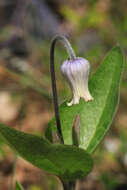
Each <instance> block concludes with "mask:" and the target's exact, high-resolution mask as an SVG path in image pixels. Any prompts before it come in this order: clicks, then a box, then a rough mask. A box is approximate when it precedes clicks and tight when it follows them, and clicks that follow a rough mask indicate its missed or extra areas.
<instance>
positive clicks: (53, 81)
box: [50, 36, 76, 144]
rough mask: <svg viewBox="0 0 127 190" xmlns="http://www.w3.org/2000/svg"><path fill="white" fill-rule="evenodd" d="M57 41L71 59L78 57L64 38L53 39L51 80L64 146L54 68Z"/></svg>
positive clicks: (59, 131)
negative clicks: (61, 44)
mask: <svg viewBox="0 0 127 190" xmlns="http://www.w3.org/2000/svg"><path fill="white" fill-rule="evenodd" d="M57 41H60V42H62V43H63V45H64V46H65V47H66V49H67V52H68V54H69V58H70V59H75V58H76V56H75V53H74V51H73V49H72V47H71V44H70V43H69V41H68V40H67V39H66V38H65V37H64V36H55V37H54V38H53V40H52V43H51V48H50V70H51V80H52V91H53V101H54V108H55V117H56V125H57V130H58V134H59V137H60V139H61V142H62V143H63V144H64V140H63V135H62V130H61V123H60V116H59V108H58V98H57V90H56V77H55V67H54V52H55V45H56V42H57Z"/></svg>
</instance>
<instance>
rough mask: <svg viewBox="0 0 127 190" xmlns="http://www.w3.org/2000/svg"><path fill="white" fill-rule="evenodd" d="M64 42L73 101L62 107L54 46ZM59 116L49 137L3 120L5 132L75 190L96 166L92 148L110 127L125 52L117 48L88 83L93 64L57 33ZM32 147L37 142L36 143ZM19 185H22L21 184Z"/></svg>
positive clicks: (19, 150)
mask: <svg viewBox="0 0 127 190" xmlns="http://www.w3.org/2000/svg"><path fill="white" fill-rule="evenodd" d="M57 41H60V42H62V44H64V46H65V48H66V49H67V52H68V54H69V59H68V60H66V61H64V62H63V64H62V65H61V72H62V74H63V76H64V77H65V78H66V80H67V82H68V83H69V85H70V87H71V90H72V101H71V102H70V103H69V104H68V105H69V106H68V105H67V102H64V103H63V104H62V105H60V106H58V100H57V90H56V80H55V69H54V50H55V45H56V42H57ZM50 68H51V78H52V89H53V100H54V108H55V117H54V118H53V119H52V120H51V122H50V123H49V126H48V128H47V130H46V133H45V136H44V137H42V136H40V137H39V136H36V135H32V134H28V133H23V132H21V131H18V130H15V129H13V128H11V127H7V126H5V125H4V124H0V134H1V136H2V137H3V139H5V142H7V143H8V145H9V146H10V147H12V148H13V149H14V150H15V151H16V152H17V153H18V154H19V155H20V156H22V157H23V158H24V159H25V160H27V161H29V162H30V163H32V164H33V165H35V166H36V167H39V168H40V169H42V170H45V171H47V172H50V173H52V174H54V175H56V176H57V177H59V179H60V180H61V183H62V185H63V189H64V190H74V189H75V187H76V180H77V179H81V178H84V177H86V176H87V175H88V174H89V173H90V172H91V170H92V168H93V158H92V157H93V152H94V151H95V149H96V147H97V145H99V144H100V142H101V140H102V138H103V137H104V135H105V133H106V132H107V130H108V129H109V127H110V125H111V122H112V120H113V117H114V115H115V112H116V108H117V105H118V100H119V85H120V79H121V73H122V70H123V56H122V52H121V49H120V48H119V47H114V48H113V49H112V50H111V51H110V52H109V53H108V55H107V56H106V57H105V59H104V60H103V62H102V63H101V65H100V67H99V68H98V70H97V71H96V72H95V73H94V74H93V76H92V77H91V79H90V80H89V82H88V76H89V71H90V64H89V62H88V61H87V60H86V59H84V58H79V57H76V56H75V53H74V51H73V49H72V47H71V45H70V43H69V42H68V40H67V39H66V38H65V37H63V36H56V37H55V38H54V39H53V41H52V43H51V49H50ZM88 84H89V85H88ZM31 145H32V146H31ZM17 189H22V187H21V186H20V185H18V184H17Z"/></svg>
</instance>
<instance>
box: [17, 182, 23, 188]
mask: <svg viewBox="0 0 127 190" xmlns="http://www.w3.org/2000/svg"><path fill="white" fill-rule="evenodd" d="M16 190H23V187H22V186H21V184H19V183H18V181H16Z"/></svg>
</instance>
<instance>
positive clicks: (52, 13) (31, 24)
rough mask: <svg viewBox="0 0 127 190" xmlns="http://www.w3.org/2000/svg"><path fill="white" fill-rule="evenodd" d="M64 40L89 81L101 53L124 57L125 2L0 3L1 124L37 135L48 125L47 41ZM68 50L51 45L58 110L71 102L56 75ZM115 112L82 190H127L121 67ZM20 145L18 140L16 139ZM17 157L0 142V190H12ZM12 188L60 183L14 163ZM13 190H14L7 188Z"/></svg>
mask: <svg viewBox="0 0 127 190" xmlns="http://www.w3.org/2000/svg"><path fill="white" fill-rule="evenodd" d="M56 34H63V35H65V36H66V37H68V39H69V41H70V42H71V44H72V46H73V48H74V50H75V52H76V54H77V56H82V57H85V58H86V59H88V60H89V61H90V63H91V75H92V73H94V72H95V71H96V69H97V68H98V66H99V64H100V63H101V61H102V60H103V58H104V56H105V55H106V53H107V52H108V51H109V50H110V49H111V48H112V47H113V46H115V45H118V44H119V45H120V46H121V48H122V50H123V53H124V55H125V57H126V53H127V1H126V0H76V1H74V0H69V1H68V0H62V1H59V0H53V1H52V0H27V1H26V0H0V122H1V123H4V124H7V125H9V126H12V127H14V128H16V129H21V130H22V131H25V132H29V133H33V134H36V135H41V134H42V133H44V131H45V129H46V127H47V124H48V122H49V121H50V119H51V118H52V116H53V114H54V111H53V103H52V102H53V101H52V91H51V80H50V70H49V49H50V43H51V38H52V37H53V36H54V35H56ZM67 58H68V56H67V52H66V50H65V49H64V48H63V47H62V46H61V45H60V44H58V45H57V48H56V55H55V62H56V78H57V88H58V94H59V103H62V102H63V101H64V100H65V99H69V98H70V97H71V92H70V90H69V88H68V86H67V85H66V82H65V81H64V80H63V78H62V76H61V74H60V64H61V63H62V61H64V60H65V59H67ZM124 60H125V67H124V73H123V78H122V83H121V98H120V105H119V108H118V111H117V114H116V117H115V119H114V121H113V124H112V126H111V129H110V130H109V132H108V135H106V137H105V139H104V141H103V142H102V144H101V145H100V146H99V147H98V149H97V151H96V153H95V154H94V160H95V167H94V170H93V172H92V173H91V174H90V175H89V176H88V177H87V179H84V180H80V181H78V184H77V188H78V189H80V190H126V189H127V62H126V58H124ZM19 140H20V139H19ZM14 160H15V155H14V152H12V150H11V149H10V148H9V147H8V146H7V145H5V144H4V143H3V142H2V139H0V190H11V189H10V184H12V173H13V163H14ZM15 169H16V171H15V175H14V180H18V181H19V182H20V183H21V184H22V185H23V187H24V189H25V190H50V189H52V190H60V189H61V190H62V186H61V184H60V182H59V180H58V179H57V178H56V177H55V176H52V175H50V174H48V173H46V172H42V171H40V170H39V169H37V168H35V167H34V166H32V165H31V164H29V163H28V162H26V161H24V160H23V159H21V158H18V161H17V164H16V166H15ZM13 189H14V188H13Z"/></svg>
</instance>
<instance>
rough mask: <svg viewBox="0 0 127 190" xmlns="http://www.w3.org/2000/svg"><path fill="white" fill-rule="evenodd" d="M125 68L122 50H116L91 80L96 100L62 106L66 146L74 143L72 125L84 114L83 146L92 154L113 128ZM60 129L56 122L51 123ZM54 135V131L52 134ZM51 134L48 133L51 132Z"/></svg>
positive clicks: (81, 136)
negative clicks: (75, 119)
mask: <svg viewBox="0 0 127 190" xmlns="http://www.w3.org/2000/svg"><path fill="white" fill-rule="evenodd" d="M122 69H123V56H122V52H121V50H120V48H119V47H115V48H113V49H112V50H111V51H110V53H109V54H108V55H107V56H106V58H105V59H104V61H103V62H102V64H101V65H100V67H99V69H98V70H97V71H96V73H95V74H94V75H93V76H92V78H91V79H90V81H89V89H90V92H91V94H92V96H93V97H94V100H93V101H91V102H85V101H84V100H80V103H79V104H78V105H73V106H71V107H68V106H67V105H66V103H63V104H62V105H61V106H60V108H59V109H60V119H61V125H62V132H63V137H64V142H65V144H72V125H73V122H74V118H75V116H76V115H77V114H79V115H80V134H81V135H80V147H81V148H83V149H85V150H86V151H87V152H89V153H92V152H93V151H94V150H95V148H96V147H97V145H98V144H99V143H100V141H101V140H102V138H103V137H104V135H105V133H106V132H107V130H108V129H109V127H110V125H111V122H112V120H113V117H114V114H115V112H116V108H117V105H118V99H119V84H120V78H121V73H122ZM49 126H50V127H49V131H50V129H52V130H56V126H55V119H53V120H52V121H51V122H50V124H49ZM50 133H51V132H50ZM47 134H48V131H47Z"/></svg>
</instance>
